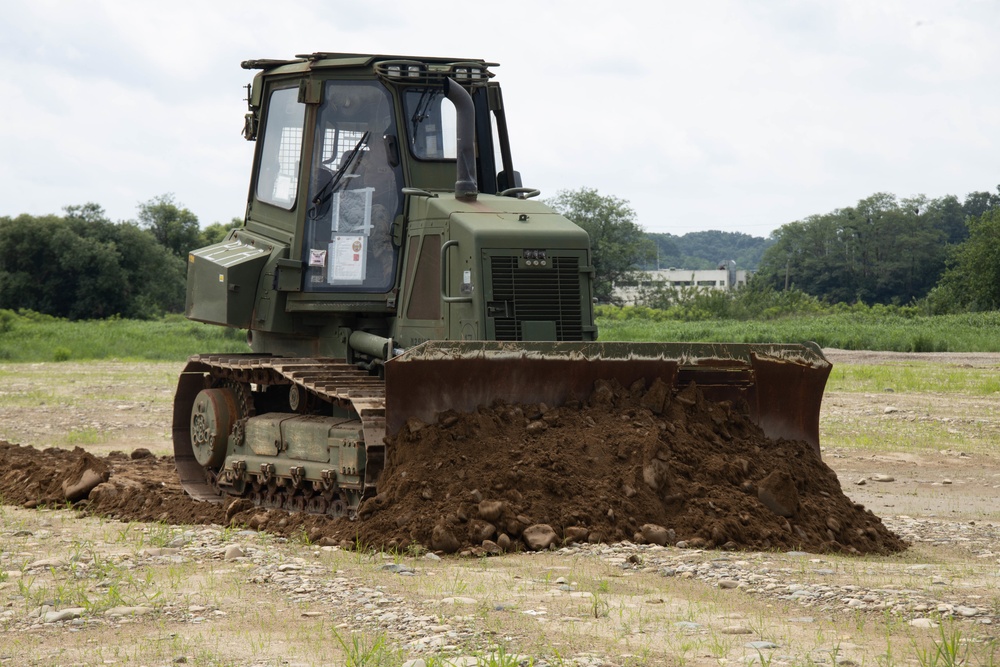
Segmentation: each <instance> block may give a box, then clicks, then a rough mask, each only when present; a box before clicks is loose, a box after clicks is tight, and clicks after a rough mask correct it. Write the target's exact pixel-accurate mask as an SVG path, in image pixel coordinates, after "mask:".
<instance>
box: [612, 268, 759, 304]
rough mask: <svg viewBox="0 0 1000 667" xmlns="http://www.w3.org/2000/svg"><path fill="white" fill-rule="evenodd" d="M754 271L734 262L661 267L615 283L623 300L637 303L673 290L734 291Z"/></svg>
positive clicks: (616, 295) (623, 301) (681, 291)
mask: <svg viewBox="0 0 1000 667" xmlns="http://www.w3.org/2000/svg"><path fill="white" fill-rule="evenodd" d="M749 275H750V272H749V271H747V270H745V269H739V270H737V269H736V267H735V265H734V264H732V263H726V264H721V265H720V268H718V269H659V270H656V271H637V272H635V273H633V274H632V277H631V278H630V279H628V280H623V281H621V282H618V283H616V284H615V286H614V296H615V297H616V298H618V299H621V301H622V303H625V304H629V305H635V304H637V303H639V302H640V301H641V299H642V296H643V294H644V293H647V294H648V293H649V292H654V291H660V290H665V289H673V290H674V291H675V292H677V293H684V292H690V291H691V290H694V289H698V290H731V289H736V288H738V287H743V286H744V285H746V284H747V278H748V277H749Z"/></svg>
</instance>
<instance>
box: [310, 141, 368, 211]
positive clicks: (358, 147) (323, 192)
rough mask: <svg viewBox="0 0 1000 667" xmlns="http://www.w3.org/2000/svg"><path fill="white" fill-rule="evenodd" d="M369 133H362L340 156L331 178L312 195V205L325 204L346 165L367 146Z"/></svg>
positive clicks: (341, 176) (344, 173)
mask: <svg viewBox="0 0 1000 667" xmlns="http://www.w3.org/2000/svg"><path fill="white" fill-rule="evenodd" d="M371 134H372V133H371V131H370V130H368V131H366V132H365V133H364V134H362V135H361V138H360V139H359V140H358V143H357V144H355V145H354V148H352V149H351V150H350V152H348V153H346V154H345V155H344V156H342V157H341V159H340V166H339V167H337V171H335V172H333V178H331V179H330V181H329V182H328V183H327V184H326V185H324V186H323V187H322V188H320V189H319V192H317V193H316V196H315V197H313V200H312V203H313V206H319V205H321V204H325V203H326V202H328V201H329V200H330V197H331V196H332V195H333V192H334V190H336V189H337V186H338V185H340V182H341V181H342V180H343V179H344V176H345V175H346V174H347V169H348V167H350V166H351V165H352V164H354V161H355V160H357V159H358V156H359V155H361V152H362V151H363V150H364V149H365V148H367V147H368V139H369V137H371Z"/></svg>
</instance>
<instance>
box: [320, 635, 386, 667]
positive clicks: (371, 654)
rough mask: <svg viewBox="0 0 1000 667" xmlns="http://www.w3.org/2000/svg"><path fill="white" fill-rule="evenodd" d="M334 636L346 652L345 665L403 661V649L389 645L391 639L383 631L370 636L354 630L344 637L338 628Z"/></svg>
mask: <svg viewBox="0 0 1000 667" xmlns="http://www.w3.org/2000/svg"><path fill="white" fill-rule="evenodd" d="M333 637H334V639H335V640H336V641H337V643H338V644H339V645H340V648H341V650H342V651H343V652H344V657H343V660H344V662H343V665H344V667H388V666H390V665H392V666H393V667H395V665H398V664H400V663H401V662H402V651H400V650H399V649H394V648H392V647H391V646H390V645H389V640H388V638H387V637H386V635H385V634H383V633H378V634H376V635H374V636H369V635H366V634H364V633H360V632H352V633H351V635H350V637H346V638H345V637H344V636H343V635H341V634H340V633H339V632H337V631H336V630H334V631H333Z"/></svg>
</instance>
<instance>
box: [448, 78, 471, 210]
mask: <svg viewBox="0 0 1000 667" xmlns="http://www.w3.org/2000/svg"><path fill="white" fill-rule="evenodd" d="M444 94H445V97H447V98H448V99H449V100H451V103H452V104H454V105H455V114H456V124H457V128H456V131H455V134H456V135H457V137H456V139H457V141H456V148H457V152H458V155H457V160H456V165H455V171H456V173H455V179H456V180H455V197H456V198H457V199H475V198H476V196H477V195H478V194H479V184H478V183H477V182H476V147H475V141H476V126H475V123H476V112H475V105H474V104H473V102H472V96H471V95H469V93H468V92H466V90H465V88H462V86H460V85H459V84H457V83H455V82H454V81H452V80H451V79H449V78H447V77H445V80H444Z"/></svg>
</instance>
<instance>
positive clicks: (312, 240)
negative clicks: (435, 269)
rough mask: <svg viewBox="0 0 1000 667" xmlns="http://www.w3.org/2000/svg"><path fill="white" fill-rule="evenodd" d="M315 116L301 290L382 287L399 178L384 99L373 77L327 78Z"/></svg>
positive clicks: (390, 277) (398, 203)
mask: <svg viewBox="0 0 1000 667" xmlns="http://www.w3.org/2000/svg"><path fill="white" fill-rule="evenodd" d="M316 123H317V126H316V138H315V145H314V147H313V164H312V168H311V170H310V187H309V202H310V208H309V213H308V219H307V222H306V244H305V247H304V248H303V253H304V255H305V257H304V258H303V259H304V261H305V263H306V266H307V271H306V282H305V290H306V291H307V292H309V291H313V292H314V291H338V290H339V291H362V292H386V291H388V290H390V289H391V288H392V286H393V283H394V279H395V270H396V257H397V249H396V248H395V247H394V246H393V244H392V223H393V221H394V220H395V218H396V216H397V215H398V214H400V213H401V212H402V199H401V196H400V187H401V185H400V184H401V183H402V182H403V180H402V173H401V172H400V168H399V156H398V155H397V154H396V153H395V151H396V150H397V148H396V145H397V142H396V126H395V122H394V120H393V114H392V98H391V97H390V96H389V93H388V92H387V91H386V90H385V88H383V87H382V85H381V84H379V83H376V82H345V81H328V82H327V83H326V84H325V86H324V94H323V102H322V104H321V105H320V107H319V110H318V113H317V120H316Z"/></svg>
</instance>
